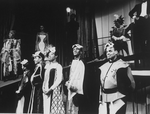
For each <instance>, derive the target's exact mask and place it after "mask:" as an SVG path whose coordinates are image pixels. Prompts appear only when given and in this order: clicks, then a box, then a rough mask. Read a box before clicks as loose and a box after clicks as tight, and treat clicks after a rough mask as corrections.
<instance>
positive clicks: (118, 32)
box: [110, 15, 131, 55]
mask: <svg viewBox="0 0 150 114" xmlns="http://www.w3.org/2000/svg"><path fill="white" fill-rule="evenodd" d="M114 16H115V17H116V19H115V20H114V24H115V26H114V27H112V28H113V30H112V31H110V33H111V39H112V40H113V42H116V43H118V44H120V46H121V48H122V50H124V51H125V52H126V55H129V50H128V44H127V38H126V31H125V30H126V25H124V18H123V17H122V16H118V15H114ZM130 45H131V44H130ZM123 55H124V53H123Z"/></svg>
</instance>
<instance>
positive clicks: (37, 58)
mask: <svg viewBox="0 0 150 114" xmlns="http://www.w3.org/2000/svg"><path fill="white" fill-rule="evenodd" d="M33 57H34V63H35V70H34V72H33V74H32V75H31V80H30V81H31V84H32V91H31V96H30V103H29V108H28V113H41V112H42V110H43V105H42V103H43V100H42V98H43V97H42V83H43V78H42V77H43V76H42V70H43V66H42V65H43V60H44V55H43V54H42V53H41V52H40V51H37V52H35V54H33Z"/></svg>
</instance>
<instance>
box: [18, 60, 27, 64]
mask: <svg viewBox="0 0 150 114" xmlns="http://www.w3.org/2000/svg"><path fill="white" fill-rule="evenodd" d="M20 63H21V64H22V65H26V64H28V60H27V59H24V60H22V61H21V62H20Z"/></svg>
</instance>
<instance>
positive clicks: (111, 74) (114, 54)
mask: <svg viewBox="0 0 150 114" xmlns="http://www.w3.org/2000/svg"><path fill="white" fill-rule="evenodd" d="M119 50H120V49H119V47H118V45H117V44H114V43H112V42H108V43H107V44H106V45H105V51H106V56H107V59H108V60H109V61H108V62H106V63H105V64H103V65H102V66H101V67H99V69H100V71H101V74H100V81H101V87H100V88H101V89H100V105H99V114H125V112H126V103H127V100H126V96H127V95H128V94H129V93H131V92H132V90H133V89H134V88H135V81H134V78H133V76H132V74H131V68H130V67H129V64H128V63H127V62H125V61H123V60H122V59H121V58H120V57H119Z"/></svg>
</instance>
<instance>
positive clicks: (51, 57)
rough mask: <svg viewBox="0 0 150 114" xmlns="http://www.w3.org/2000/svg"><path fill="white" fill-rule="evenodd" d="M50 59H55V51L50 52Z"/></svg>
mask: <svg viewBox="0 0 150 114" xmlns="http://www.w3.org/2000/svg"><path fill="white" fill-rule="evenodd" d="M48 60H49V61H53V60H55V53H52V52H50V53H49V54H48Z"/></svg>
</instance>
